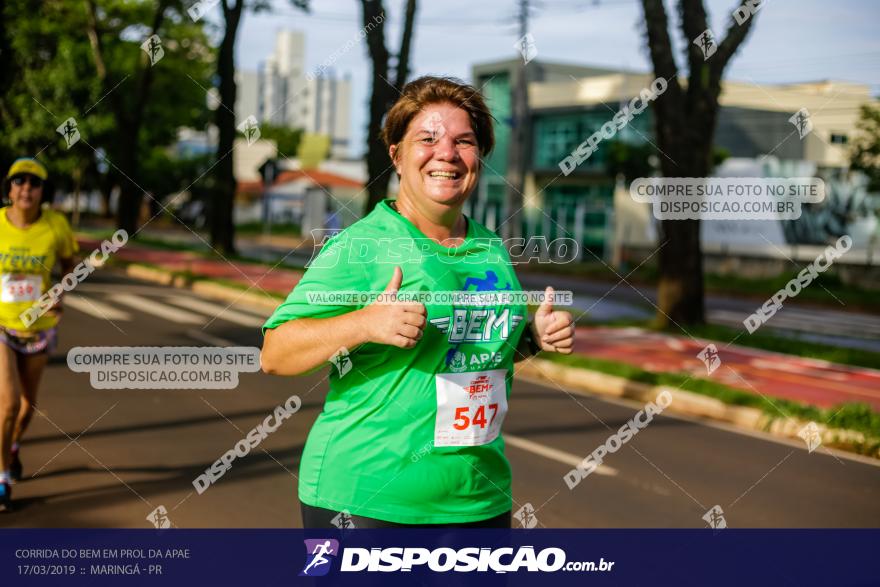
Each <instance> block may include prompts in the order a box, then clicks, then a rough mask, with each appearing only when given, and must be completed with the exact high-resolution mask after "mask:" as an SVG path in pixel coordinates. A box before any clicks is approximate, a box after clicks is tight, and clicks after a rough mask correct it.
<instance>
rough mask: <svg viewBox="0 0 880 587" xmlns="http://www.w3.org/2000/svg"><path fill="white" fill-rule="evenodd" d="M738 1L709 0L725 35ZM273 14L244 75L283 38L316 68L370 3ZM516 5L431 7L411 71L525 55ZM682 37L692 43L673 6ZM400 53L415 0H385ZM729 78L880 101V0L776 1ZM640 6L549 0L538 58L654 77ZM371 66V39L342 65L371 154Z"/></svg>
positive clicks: (285, 6)
mask: <svg viewBox="0 0 880 587" xmlns="http://www.w3.org/2000/svg"><path fill="white" fill-rule="evenodd" d="M737 3H738V2H737V1H736V0H707V1H706V5H707V10H708V12H709V15H710V17H711V27H712V29H713V31H714V32H715V33H716V36H720V35H721V34H722V31H724V30H725V28H726V23H727V22H728V21H729V20H730V13H731V11H732V10H733V8H734V7H735V6H736V5H737ZM273 4H274V7H275V9H274V10H273V11H272V12H271V13H262V14H247V15H246V16H245V17H244V19H243V21H242V23H241V29H240V32H239V42H238V49H237V55H236V59H237V64H238V67H242V68H245V69H256V67H257V65H258V64H259V63H260V62H261V61H262V60H264V59H265V58H266V56H267V55H269V54H270V53H271V51H272V48H273V46H274V42H275V32H276V31H278V30H281V29H298V30H302V31H305V33H306V65H307V67H308V68H309V69H310V70H312V69H314V68H316V67H317V66H318V65H320V64H321V63H322V62H323V61H324V60H325V59H327V58H328V57H329V56H330V55H331V54H333V53H334V52H335V51H337V50H338V49H339V48H340V47H342V46H344V45H345V44H346V43H348V42H349V40H350V39H352V38H357V36H358V32H359V30H360V28H361V25H360V22H361V15H360V2H359V0H312V4H313V8H312V14H311V15H304V14H303V13H301V12H299V11H297V10H295V9H294V8H292V4H291V3H290V2H288V1H287V0H273ZM516 4H517V2H516V0H483V1H482V2H478V1H476V0H421V1H420V6H419V10H418V13H417V15H416V32H415V38H414V44H413V55H412V61H411V64H412V66H413V68H414V75H416V76H417V75H422V74H427V73H434V74H445V75H454V76H457V77H461V78H464V79H466V80H468V79H469V78H470V69H471V65H472V64H474V63H479V62H484V61H493V60H496V59H503V58H509V57H512V56H515V55H517V54H516V51H515V49H514V48H513V43H514V41H516V39H517V36H518V35H517V27H516V24H515V11H516ZM666 4H667V9H668V10H669V14H670V18H671V19H672V23H673V24H672V26H673V27H675V29H674V30H672V31H671V34H672V36H673V38H674V39H675V40H676V41H678V40H680V39H681V35H680V33H679V29H678V28H677V20H676V19H675V16H674V15H675V10H674V9H670V2H669V1H667V2H666ZM385 6H386V10H387V11H388V14H389V20H388V22H387V23H386V35H388V38H387V39H386V41H387V43H388V45H389V49H391V50H394V47H396V46H398V44H399V37H400V24H401V21H402V16H403V6H404V2H403V0H385ZM756 18H757V21H756V22H755V23H754V25H755V26H754V27H753V30H752V32H751V34H750V35H749V38H748V39H747V41H746V43H745V44H744V46H743V47H742V48H741V50H740V52H739V53H738V54H737V55H736V57H735V58H734V60H733V62H732V64H731V66H730V67H729V68H728V70H727V76H726V77H727V78H729V79H735V80H741V81H754V82H759V83H785V82H798V81H812V80H819V79H835V80H844V81H852V82H858V83H864V84H869V85H870V86H871V88H872V93H873V94H874V95H880V35H878V34H877V23H878V22H880V1H878V0H834V1H833V2H829V1H828V0H769V1H767V2H765V5H764V7H763V8H761V10H760V11H759V12H758V13H757V15H756ZM642 28H643V25H642V12H641V2H639V0H598V1H597V0H541V3H540V7H539V8H537V9H536V10H535V14H534V17H533V18H532V20H531V26H530V31H531V33H532V34H533V35H534V37H535V44H536V46H537V49H538V59H543V60H548V61H565V62H574V63H581V64H586V65H602V66H609V67H620V68H626V69H634V70H642V71H649V70H650V62H649V59H648V57H647V52H646V49H645V41H644V36H643V33H642ZM369 67H370V65H369V60H368V58H367V55H366V46H365V44H364V43H363V42H362V41H361V42H359V43H358V44H357V45H356V46H354V48H353V49H352V50H351V51H349V52H347V53H345V54H344V55H342V56H341V57H340V58H339V59H338V61H337V62H336V63H335V68H336V71H337V73H338V74H344V73H348V74H350V75H351V78H352V85H353V88H352V92H353V95H352V113H351V114H352V135H353V142H354V145H356V147H355V148H354V149H353V153H352V154H359V153H360V152H361V151H362V147H361V145H362V144H363V137H364V127H365V126H366V117H367V114H366V110H367V98H368V92H369V79H370V78H369V72H370V69H369Z"/></svg>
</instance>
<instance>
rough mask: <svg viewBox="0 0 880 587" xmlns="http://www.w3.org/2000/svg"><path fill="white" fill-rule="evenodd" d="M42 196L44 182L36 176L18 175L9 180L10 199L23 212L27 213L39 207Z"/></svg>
mask: <svg viewBox="0 0 880 587" xmlns="http://www.w3.org/2000/svg"><path fill="white" fill-rule="evenodd" d="M35 184H39V185H35ZM42 196H43V182H42V180H40V179H39V178H38V177H36V176H33V175H30V174H23V175H18V176H15V177H13V178H12V180H11V181H10V182H9V199H10V201H11V202H12V205H13V206H14V207H15V208H18V209H19V210H21V211H22V212H25V213H27V212H31V211H33V210H35V209H39V207H40V199H41V198H42Z"/></svg>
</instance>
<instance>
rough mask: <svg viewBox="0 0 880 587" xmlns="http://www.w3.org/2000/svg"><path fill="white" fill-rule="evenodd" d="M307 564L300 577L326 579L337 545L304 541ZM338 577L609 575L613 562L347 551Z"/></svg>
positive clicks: (506, 553) (541, 554)
mask: <svg viewBox="0 0 880 587" xmlns="http://www.w3.org/2000/svg"><path fill="white" fill-rule="evenodd" d="M305 544H306V552H307V557H306V565H305V567H304V568H303V570H302V572H301V573H300V576H301V577H302V576H307V577H317V576H321V575H326V574H327V573H328V572H329V570H330V568H331V558H329V557H335V556H336V555H337V554H339V543H338V542H337V541H336V540H331V539H318V540H306V541H305ZM341 554H342V556H341V560H340V565H339V571H340V572H343V573H345V572H374V573H375V572H379V573H394V572H404V573H406V572H411V571H413V570H414V567H421V568H425V567H426V568H427V569H428V570H430V571H433V572H436V573H445V572H449V571H455V572H460V573H468V572H478V573H486V572H493V573H515V572H517V571H530V572H544V573H553V572H556V571H560V570H561V571H582V572H591V571H599V572H604V571H611V569H612V567H613V566H614V562H613V561H606V560H605V559H604V558H603V559H600V561H599V562H598V563H596V562H594V561H583V562H582V561H566V553H565V551H564V550H563V549H561V548H552V547H551V548H544V549H542V550H540V551H536V550H535V547H534V546H520V547H516V548H513V547H501V548H485V547H475V546H474V547H465V548H457V549H456V548H447V547H444V548H434V549H428V548H419V547H396V546H392V547H385V548H356V547H346V548H344V549H343V551H342V553H341Z"/></svg>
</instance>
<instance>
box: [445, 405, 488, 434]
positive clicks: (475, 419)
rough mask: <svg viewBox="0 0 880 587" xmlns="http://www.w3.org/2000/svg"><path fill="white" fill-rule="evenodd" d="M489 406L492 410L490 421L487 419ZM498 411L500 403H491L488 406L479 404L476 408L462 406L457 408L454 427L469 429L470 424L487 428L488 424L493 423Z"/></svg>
mask: <svg viewBox="0 0 880 587" xmlns="http://www.w3.org/2000/svg"><path fill="white" fill-rule="evenodd" d="M487 407H488V408H489V410H491V412H492V413H491V415H490V416H489V420H488V421H487V420H486V408H487ZM471 412H473V415H471ZM497 413H498V404H489V405H488V406H482V405H481V406H477V407H476V409H474V408H473V406H461V407H458V408H455V421H454V422H453V424H452V427H453V428H455V429H456V430H467V428H468V427H469V426H479V427H480V428H485V427H486V426H487V425H488V426H491V425H492V422H494V421H495V415H496V414H497Z"/></svg>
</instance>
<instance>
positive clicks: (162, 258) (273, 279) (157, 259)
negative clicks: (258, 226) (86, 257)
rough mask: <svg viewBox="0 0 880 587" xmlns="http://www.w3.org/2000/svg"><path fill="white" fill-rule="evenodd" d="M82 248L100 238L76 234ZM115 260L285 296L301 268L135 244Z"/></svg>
mask: <svg viewBox="0 0 880 587" xmlns="http://www.w3.org/2000/svg"><path fill="white" fill-rule="evenodd" d="M77 240H78V242H79V245H80V249H81V250H82V251H86V252H87V251H91V250H93V249H96V248H98V247H100V243H101V241H98V240H95V239H91V238H86V237H82V236H77ZM113 257H114V258H115V259H118V260H121V261H125V262H128V263H145V264H149V265H152V266H154V267H158V268H159V269H162V270H165V271H168V272H172V273H182V272H187V273H191V274H192V275H194V276H198V277H201V278H207V279H222V280H224V281H228V282H232V283H236V284H239V285H242V286H244V287H245V288H251V287H252V288H253V290H254V291H257V292H259V290H260V289H262V290H265V291H267V292H269V293H275V294H278V295H280V296H287V294H288V293H289V292H290V290H292V289H293V286H295V285H296V284H297V283H298V282H299V280H300V278H301V277H302V272H301V271H296V270H292V269H284V268H282V267H280V266H279V267H275V268H273V266H272V265H271V264H270V265H262V264H257V263H245V262H242V261H233V260H229V261H224V260H222V259H207V258H205V257H202V256H201V255H198V254H196V253H192V252H188V251H166V250H161V249H155V248H151V247H147V246H143V245H138V244H137V243H129V244H127V245H125V246H124V247H122V248H121V249H119V250H118V251H117V252H116V253H114V254H113Z"/></svg>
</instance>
